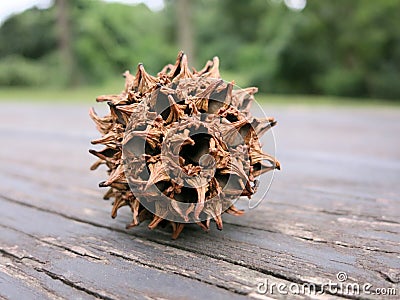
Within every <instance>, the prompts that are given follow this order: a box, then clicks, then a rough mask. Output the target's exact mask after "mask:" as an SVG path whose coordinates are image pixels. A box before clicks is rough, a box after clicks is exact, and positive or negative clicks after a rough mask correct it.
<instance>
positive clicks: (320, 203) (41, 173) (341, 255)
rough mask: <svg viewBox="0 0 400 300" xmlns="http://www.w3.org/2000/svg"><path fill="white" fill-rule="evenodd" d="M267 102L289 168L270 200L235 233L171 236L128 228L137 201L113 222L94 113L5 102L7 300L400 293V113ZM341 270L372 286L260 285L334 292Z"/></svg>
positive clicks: (1, 249) (1, 287) (1, 114)
mask: <svg viewBox="0 0 400 300" xmlns="http://www.w3.org/2000/svg"><path fill="white" fill-rule="evenodd" d="M103 109H104V107H103ZM101 110H102V108H101V107H100V111H101ZM265 110H266V112H267V114H268V115H272V116H275V118H276V119H277V120H278V122H279V124H278V125H277V127H275V128H276V129H274V133H275V137H276V141H277V152H276V156H277V158H278V159H279V160H280V161H281V164H282V170H281V171H279V172H277V173H276V174H275V178H274V182H273V184H272V187H271V189H270V190H269V192H268V193H267V194H266V196H265V199H264V201H262V202H261V204H260V205H259V206H258V207H257V208H256V209H252V210H248V211H247V212H246V214H245V215H244V216H242V217H232V216H227V215H224V216H223V219H224V230H223V231H218V230H217V229H216V228H215V226H214V225H215V224H214V225H213V226H212V228H211V231H210V232H209V233H204V232H203V231H202V230H201V229H199V228H197V227H196V226H188V228H185V230H184V231H183V233H182V234H181V236H180V237H179V239H178V240H171V238H170V228H168V227H167V228H165V229H156V230H154V231H150V230H148V229H147V226H146V224H141V226H139V227H137V228H133V229H130V230H125V224H126V223H129V222H130V212H129V210H128V209H126V210H125V211H124V210H123V211H122V212H121V213H120V214H119V216H118V218H117V219H114V220H113V219H111V218H110V209H111V204H110V202H107V201H103V200H102V194H103V192H104V190H102V189H100V188H98V187H97V185H98V183H99V182H100V181H102V180H104V178H105V176H104V175H105V169H103V168H100V170H97V171H96V172H91V171H89V166H90V165H91V163H92V162H93V161H94V157H92V156H91V155H90V154H89V153H88V149H89V148H91V147H92V146H91V145H90V143H89V141H90V140H91V139H93V138H95V137H97V136H98V134H97V132H96V130H95V128H94V126H93V124H92V123H91V120H90V119H89V117H88V115H87V111H88V107H86V106H84V105H76V104H74V105H67V104H65V105H64V104H63V105H62V104H54V105H51V104H36V105H34V104H16V103H2V108H1V110H0V140H1V147H0V209H1V214H0V232H1V234H0V298H5V299H65V298H68V299H93V298H99V299H160V298H163V299H207V298H208V299H235V298H246V297H247V298H248V297H252V298H257V299H267V298H320V299H330V298H356V299H364V298H367V299H380V298H382V299H398V298H399V297H400V296H399V295H400V185H399V181H400V180H399V179H400V139H399V137H398V136H399V132H400V109H399V108H378V107H370V108H350V107H338V108H333V107H328V106H327V107H306V106H272V107H268V106H265ZM103 112H104V111H103ZM270 138H271V136H269V137H268V136H267V138H266V139H265V140H264V143H265V146H266V148H267V149H270V150H271V145H270V142H271V139H270ZM268 179H269V178H268V176H267V177H265V178H264V180H263V181H262V182H261V186H260V190H259V192H258V194H257V195H256V197H258V199H259V198H260V197H262V196H263V195H264V193H265V192H266V189H267V186H268ZM238 205H239V206H241V207H243V208H245V207H246V202H245V201H240V202H239V204H238ZM339 272H345V273H346V274H347V276H348V278H347V280H346V281H345V282H344V283H352V284H359V285H360V286H361V287H362V286H363V285H364V284H366V283H368V284H370V285H371V286H372V287H371V288H370V292H372V294H368V293H366V292H365V291H361V292H360V293H359V294H352V293H348V292H346V290H345V289H342V288H339V290H338V291H337V292H336V291H335V290H333V291H329V290H327V291H326V292H325V293H324V295H314V294H312V293H311V294H309V293H305V294H304V295H303V294H300V295H295V294H293V293H291V292H290V291H289V294H288V295H285V294H283V293H279V292H278V291H277V290H276V289H275V290H274V293H273V294H271V293H266V294H260V293H258V292H257V285H258V284H259V283H265V282H268V284H269V285H271V284H275V285H278V284H282V286H285V287H289V286H294V284H297V285H298V286H300V285H302V284H307V283H308V284H315V285H316V286H317V287H318V288H320V287H321V285H325V284H327V283H328V282H329V280H331V281H332V282H333V283H339V281H338V279H337V278H336V275H337V273H339ZM376 288H380V289H386V292H390V293H393V292H394V291H395V292H396V293H397V295H392V296H387V295H386V296H383V295H376V294H373V292H374V291H376ZM286 291H287V289H286ZM381 291H383V290H381Z"/></svg>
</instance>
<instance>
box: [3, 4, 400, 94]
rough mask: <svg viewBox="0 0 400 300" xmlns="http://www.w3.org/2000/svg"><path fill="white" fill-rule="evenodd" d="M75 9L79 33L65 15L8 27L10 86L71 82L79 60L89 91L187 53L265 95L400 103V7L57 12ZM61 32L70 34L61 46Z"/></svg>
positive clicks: (25, 19) (49, 12)
mask: <svg viewBox="0 0 400 300" xmlns="http://www.w3.org/2000/svg"><path fill="white" fill-rule="evenodd" d="M67 2H68V5H69V7H70V11H69V13H70V16H69V18H70V23H69V27H70V29H69V30H66V31H65V28H67V27H68V26H65V24H64V25H62V24H63V22H65V20H67V19H68V17H67V16H64V17H63V14H65V12H66V11H64V10H58V18H57V10H56V7H51V8H49V9H46V10H38V9H31V10H28V11H26V12H24V13H22V14H20V15H16V16H13V17H11V18H10V19H8V20H7V21H6V22H5V23H4V24H3V25H2V27H1V28H0V57H1V60H0V85H1V84H3V85H4V84H24V85H27V84H44V83H47V84H63V83H64V84H65V83H66V82H68V80H67V77H68V74H69V72H68V67H70V66H73V65H74V63H69V62H68V61H69V60H70V58H68V56H69V55H70V56H71V57H72V58H73V59H74V60H75V61H76V63H75V66H76V69H75V71H76V73H75V74H74V75H73V78H74V80H76V79H79V81H80V82H81V83H83V84H85V83H98V82H102V81H104V80H107V79H108V78H110V77H115V76H116V74H120V73H122V72H123V71H124V70H125V69H127V68H130V69H131V70H132V69H133V68H135V65H136V64H137V62H139V61H142V62H145V63H146V68H148V69H149V71H151V72H156V71H157V70H158V69H159V68H160V67H161V66H163V65H164V64H166V63H170V62H173V57H174V56H175V55H176V53H177V51H178V50H179V48H180V47H182V48H184V49H185V51H186V52H187V53H188V54H189V55H190V56H191V57H192V58H191V61H192V64H193V65H194V66H195V67H196V68H200V67H202V66H201V65H198V64H197V61H198V62H204V61H206V60H208V59H210V58H212V57H213V56H214V55H218V56H220V57H221V69H222V70H227V71H230V72H233V73H235V74H237V75H238V76H235V77H240V79H241V82H242V83H243V84H254V85H257V86H259V88H260V91H264V92H270V93H314V94H330V95H339V96H355V97H378V98H379V97H381V98H393V99H400V85H398V84H397V82H398V78H400V31H399V30H398V28H399V27H400V18H398V16H397V14H398V11H400V1H398V0H381V1H379V2H377V1H367V0H352V1H348V0H336V1H308V2H307V6H306V7H305V9H304V10H303V11H301V12H296V11H292V10H290V9H288V8H287V7H286V6H285V5H284V3H283V1H280V0H252V1H236V0H219V1H215V0H196V1H193V0H166V1H165V3H166V6H165V9H164V10H162V11H160V12H154V11H151V10H149V9H148V8H147V7H146V6H145V5H136V6H127V5H122V4H119V3H105V2H102V1H100V0H91V1H87V0H68V1H67V0H57V1H56V5H58V7H60V5H62V4H64V5H66V3H67ZM57 20H58V24H59V26H56V24H57ZM63 20H64V21H63ZM66 24H67V25H68V22H67V23H66ZM56 28H63V30H62V31H59V32H61V33H62V32H64V34H65V33H66V32H68V31H69V32H70V33H69V34H65V36H64V37H63V34H61V39H59V37H58V36H57V30H56ZM68 36H69V38H68ZM68 39H69V41H70V43H69V42H68ZM58 41H64V42H62V43H58ZM68 44H69V45H70V47H69V48H68V47H66V46H65V45H68ZM57 45H64V46H63V47H61V49H64V50H60V48H59V47H58V46H57ZM68 49H69V50H68ZM193 52H195V55H196V61H193ZM68 53H69V54H68ZM171 58H172V59H171ZM35 73H38V74H40V76H37V75H36V76H35Z"/></svg>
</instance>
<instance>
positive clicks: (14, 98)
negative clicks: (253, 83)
mask: <svg viewBox="0 0 400 300" xmlns="http://www.w3.org/2000/svg"><path fill="white" fill-rule="evenodd" d="M123 88H124V82H123V80H117V81H111V82H108V83H106V84H104V85H101V86H89V87H77V88H70V89H65V88H63V89H57V88H55V87H51V88H16V87H6V88H4V87H2V88H0V101H1V102H6V101H9V102H52V103H94V101H95V99H96V97H97V96H99V95H103V94H117V93H119V92H120V91H121V90H122V89H123ZM256 100H257V101H258V102H260V103H262V104H264V103H265V104H267V103H268V104H272V105H331V106H343V105H346V106H378V105H379V106H382V105H384V106H397V107H398V106H400V101H390V100H382V99H360V98H341V97H333V96H315V95H274V94H256Z"/></svg>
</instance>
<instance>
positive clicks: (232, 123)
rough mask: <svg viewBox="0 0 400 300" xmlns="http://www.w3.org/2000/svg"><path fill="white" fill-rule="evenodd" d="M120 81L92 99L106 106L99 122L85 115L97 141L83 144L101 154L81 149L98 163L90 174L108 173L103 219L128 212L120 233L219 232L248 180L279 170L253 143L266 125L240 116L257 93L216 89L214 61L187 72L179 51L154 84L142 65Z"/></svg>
mask: <svg viewBox="0 0 400 300" xmlns="http://www.w3.org/2000/svg"><path fill="white" fill-rule="evenodd" d="M124 77H125V88H124V90H123V91H122V92H121V93H120V94H119V95H103V96H99V97H97V101H98V102H106V103H107V104H108V105H109V108H110V113H109V114H108V115H106V116H104V117H99V116H98V115H97V114H96V112H95V111H94V110H93V109H90V111H89V114H90V117H91V118H92V119H93V121H94V123H95V124H96V127H97V129H98V131H99V132H100V134H101V137H100V138H98V139H95V140H93V141H92V144H102V145H104V148H103V149H102V150H100V151H96V150H89V152H90V153H91V154H93V155H95V156H97V158H98V160H97V161H96V162H95V163H94V164H93V165H92V166H91V170H95V169H96V168H97V167H98V166H100V165H102V164H105V165H106V166H107V168H108V178H107V179H106V180H105V181H103V182H101V183H100V184H99V186H100V187H108V190H107V192H106V193H105V195H104V199H106V200H108V199H113V207H112V211H111V216H112V217H113V218H115V217H116V216H117V213H118V210H119V209H120V208H121V207H123V206H129V207H130V209H131V212H132V215H133V218H132V222H131V223H129V224H127V226H126V227H127V228H131V227H134V226H137V225H138V224H140V223H141V222H143V221H144V220H146V219H150V223H149V224H148V227H149V228H150V229H154V228H156V227H157V226H158V225H159V224H168V223H169V224H171V226H172V231H173V232H172V238H173V239H176V238H177V237H178V236H179V234H180V233H181V232H182V230H183V228H184V226H185V224H187V223H196V224H198V225H199V226H200V227H201V228H202V229H203V230H205V231H207V230H209V227H210V220H211V219H213V220H214V221H215V223H216V226H217V228H218V229H219V230H222V227H223V223H222V217H221V215H222V214H223V213H224V212H226V213H229V214H232V215H235V216H240V215H242V214H243V211H242V210H239V209H237V208H236V207H235V206H234V202H235V201H236V200H237V199H238V198H239V197H241V196H247V197H248V198H249V199H250V198H251V197H252V195H253V194H254V193H255V192H256V189H257V186H258V184H257V183H258V180H257V177H259V176H260V175H261V174H263V173H265V172H268V171H271V170H274V169H280V164H279V162H278V161H277V160H276V159H275V158H274V157H272V156H271V155H269V154H266V153H264V152H263V151H262V149H261V145H260V142H259V138H260V136H261V135H262V134H264V133H265V132H266V131H267V130H268V129H270V128H271V127H273V126H274V125H275V124H276V121H275V120H274V118H264V119H260V118H255V117H253V116H252V115H251V113H250V105H251V103H252V101H253V100H254V94H255V93H256V92H257V88H254V87H251V88H246V89H239V90H235V89H234V88H233V87H234V83H233V82H231V83H228V82H225V81H224V80H222V79H221V78H220V73H219V59H218V58H217V57H214V58H213V60H212V61H208V62H207V63H206V65H205V67H204V68H203V69H202V70H200V71H196V70H192V71H191V70H190V69H189V67H188V63H187V57H186V55H185V54H184V53H183V52H182V51H181V52H180V53H179V54H178V57H177V59H176V63H175V64H174V65H167V66H165V67H164V68H163V69H162V70H161V71H160V72H159V73H158V74H157V76H156V77H155V76H151V75H149V74H148V73H147V72H146V71H145V69H144V66H143V65H142V64H139V65H138V68H137V72H136V75H135V76H133V75H132V74H130V73H129V71H126V72H125V73H124Z"/></svg>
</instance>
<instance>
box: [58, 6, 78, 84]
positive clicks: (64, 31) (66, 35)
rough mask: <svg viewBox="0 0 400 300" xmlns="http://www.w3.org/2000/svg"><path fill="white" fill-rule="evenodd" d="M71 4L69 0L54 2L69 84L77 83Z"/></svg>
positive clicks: (61, 49)
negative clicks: (72, 41)
mask: <svg viewBox="0 0 400 300" xmlns="http://www.w3.org/2000/svg"><path fill="white" fill-rule="evenodd" d="M70 4H71V3H69V2H68V0H55V2H54V5H55V7H56V11H57V33H58V44H59V48H60V53H61V57H62V60H63V61H64V65H65V77H66V84H67V85H72V84H76V83H77V81H76V80H77V77H76V70H75V59H74V55H73V53H72V44H71V25H70V24H71V20H70V10H71V9H70Z"/></svg>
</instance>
